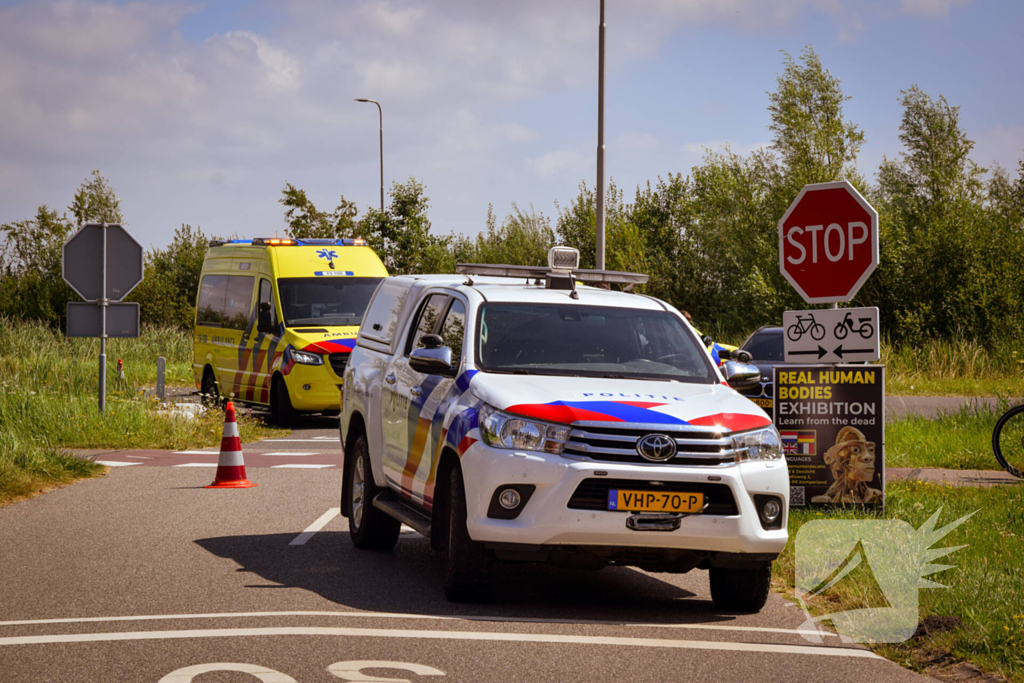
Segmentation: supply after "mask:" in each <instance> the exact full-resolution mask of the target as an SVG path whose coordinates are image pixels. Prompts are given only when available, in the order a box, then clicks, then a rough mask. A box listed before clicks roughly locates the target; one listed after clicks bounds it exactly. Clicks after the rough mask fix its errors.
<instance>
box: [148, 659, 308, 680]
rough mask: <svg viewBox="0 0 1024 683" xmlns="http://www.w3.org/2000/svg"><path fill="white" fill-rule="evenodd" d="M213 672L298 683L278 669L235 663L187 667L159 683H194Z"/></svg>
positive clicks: (167, 676) (173, 672) (170, 674)
mask: <svg viewBox="0 0 1024 683" xmlns="http://www.w3.org/2000/svg"><path fill="white" fill-rule="evenodd" d="M211 671H239V672H241V673H244V674H252V675H253V676H255V677H256V678H257V679H259V680H260V681H261V683H296V681H295V679H294V678H292V677H291V676H289V675H288V674H283V673H281V672H280V671H278V670H277V669H268V668H267V667H265V666H255V665H253V664H236V663H234V662H216V663H214V664H196V665H195V666H186V667H184V668H182V669H178V670H177V671H172V672H171V673H169V674H167V675H166V676H164V677H163V678H161V679H160V681H159V683H192V679H194V678H195V677H196V676H198V675H199V674H205V673H210V672H211Z"/></svg>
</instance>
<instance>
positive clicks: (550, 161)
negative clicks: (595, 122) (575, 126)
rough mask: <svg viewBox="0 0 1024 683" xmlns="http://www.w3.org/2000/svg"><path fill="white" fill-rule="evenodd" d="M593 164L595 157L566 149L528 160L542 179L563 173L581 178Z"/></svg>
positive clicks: (549, 178)
mask: <svg viewBox="0 0 1024 683" xmlns="http://www.w3.org/2000/svg"><path fill="white" fill-rule="evenodd" d="M593 164H594V159H593V157H590V156H584V155H582V154H580V153H579V152H575V151H571V150H564V149H561V150H556V151H554V152H548V153H547V154H545V155H543V156H539V157H536V158H534V159H528V160H527V161H526V165H527V166H528V167H529V168H530V169H531V170H532V171H533V172H534V173H536V174H537V175H538V176H540V178H541V179H542V180H551V179H552V178H554V177H555V176H558V175H563V174H564V175H568V176H571V177H572V178H579V177H580V175H582V174H583V173H586V172H587V171H589V170H590V169H591V167H592V166H593Z"/></svg>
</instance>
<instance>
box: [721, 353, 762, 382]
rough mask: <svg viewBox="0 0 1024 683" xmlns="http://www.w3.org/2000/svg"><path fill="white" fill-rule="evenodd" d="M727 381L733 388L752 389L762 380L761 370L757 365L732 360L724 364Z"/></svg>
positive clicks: (723, 372)
mask: <svg viewBox="0 0 1024 683" xmlns="http://www.w3.org/2000/svg"><path fill="white" fill-rule="evenodd" d="M722 374H723V375H725V381H726V382H728V384H729V386H730V387H732V388H733V389H750V388H751V387H756V386H757V385H758V383H759V382H760V381H761V371H760V370H758V369H757V366H756V365H748V364H746V363H739V362H737V361H734V360H731V361H727V362H726V363H725V364H724V365H723V366H722Z"/></svg>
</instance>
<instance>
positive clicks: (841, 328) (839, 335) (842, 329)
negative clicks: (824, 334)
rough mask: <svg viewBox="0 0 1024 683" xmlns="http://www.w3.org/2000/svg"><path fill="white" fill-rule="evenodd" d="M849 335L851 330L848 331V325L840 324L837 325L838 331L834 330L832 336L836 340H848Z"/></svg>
mask: <svg viewBox="0 0 1024 683" xmlns="http://www.w3.org/2000/svg"><path fill="white" fill-rule="evenodd" d="M847 333H849V330H847V329H846V325H844V324H843V323H839V324H838V325H836V329H834V330H832V335H833V336H834V337H835V338H836V339H846V335H847Z"/></svg>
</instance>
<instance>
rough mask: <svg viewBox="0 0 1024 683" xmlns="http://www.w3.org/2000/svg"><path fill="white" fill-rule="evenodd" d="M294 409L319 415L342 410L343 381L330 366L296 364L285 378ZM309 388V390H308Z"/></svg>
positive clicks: (325, 364)
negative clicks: (326, 411)
mask: <svg viewBox="0 0 1024 683" xmlns="http://www.w3.org/2000/svg"><path fill="white" fill-rule="evenodd" d="M284 383H285V386H287V387H288V397H289V398H290V399H291V401H292V407H293V408H295V409H296V410H301V411H304V412H311V413H318V412H321V411H323V410H338V409H340V408H341V385H342V380H341V378H340V377H338V376H337V375H335V374H334V372H333V371H332V370H331V367H330V365H328V364H327V363H324V364H323V365H302V364H300V363H296V364H295V365H293V366H292V368H291V371H290V372H289V373H288V375H287V376H286V377H285V378H284ZM306 387H308V389H307V388H306Z"/></svg>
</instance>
